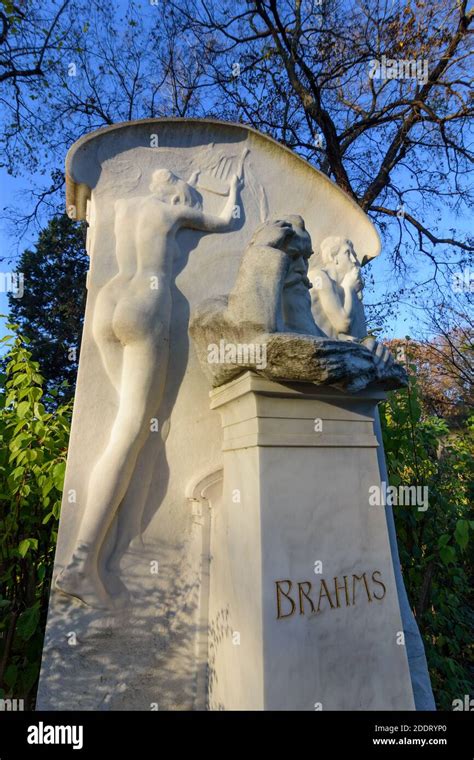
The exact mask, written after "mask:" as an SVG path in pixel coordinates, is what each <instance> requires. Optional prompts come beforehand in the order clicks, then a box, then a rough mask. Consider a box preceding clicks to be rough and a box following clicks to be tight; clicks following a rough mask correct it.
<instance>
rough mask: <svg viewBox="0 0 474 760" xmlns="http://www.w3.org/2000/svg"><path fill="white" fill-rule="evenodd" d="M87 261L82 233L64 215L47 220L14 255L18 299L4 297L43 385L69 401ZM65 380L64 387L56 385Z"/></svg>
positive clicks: (73, 379) (72, 389)
mask: <svg viewBox="0 0 474 760" xmlns="http://www.w3.org/2000/svg"><path fill="white" fill-rule="evenodd" d="M87 266H88V259H87V255H86V252H85V249H84V234H83V230H82V228H81V226H80V225H78V224H77V222H74V221H71V219H69V218H68V217H67V216H66V215H65V214H63V215H61V216H56V217H53V219H51V221H50V222H49V224H48V225H47V226H46V227H45V229H44V230H42V232H41V233H40V235H39V238H38V242H37V244H36V246H35V250H34V251H31V250H26V251H24V252H23V254H22V255H21V257H20V260H19V263H18V267H17V269H18V271H19V272H22V273H23V275H24V293H23V295H22V297H21V298H15V296H14V295H13V294H11V293H10V294H9V305H10V316H11V319H12V320H13V321H14V322H17V323H18V324H19V326H20V329H21V332H22V334H23V335H24V336H25V337H27V338H28V339H29V341H30V346H29V347H30V351H31V353H32V356H33V359H34V360H35V361H37V362H39V365H40V371H41V374H42V375H43V377H44V378H45V381H46V383H47V385H48V386H50V385H51V384H53V385H57V386H59V387H60V391H59V392H60V396H61V397H63V398H64V399H65V400H66V399H69V398H71V397H72V395H73V393H74V385H75V382H76V373H77V363H78V359H79V350H80V345H81V334H82V323H83V315H84V309H85V296H86V287H85V285H86V271H87ZM64 380H67V382H68V385H67V386H65V385H61V384H62V383H63V382H64Z"/></svg>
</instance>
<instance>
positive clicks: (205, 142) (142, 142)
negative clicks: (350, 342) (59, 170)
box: [66, 117, 381, 263]
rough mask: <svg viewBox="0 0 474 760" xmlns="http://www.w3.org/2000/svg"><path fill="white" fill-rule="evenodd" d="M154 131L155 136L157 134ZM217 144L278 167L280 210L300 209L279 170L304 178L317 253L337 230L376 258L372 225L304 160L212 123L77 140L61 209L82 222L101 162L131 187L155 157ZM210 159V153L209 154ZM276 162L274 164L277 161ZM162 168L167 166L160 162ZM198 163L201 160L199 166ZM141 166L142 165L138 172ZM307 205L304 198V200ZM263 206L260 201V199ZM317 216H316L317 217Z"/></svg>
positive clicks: (246, 129) (257, 136)
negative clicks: (314, 212) (114, 164)
mask: <svg viewBox="0 0 474 760" xmlns="http://www.w3.org/2000/svg"><path fill="white" fill-rule="evenodd" d="M158 130H159V132H158ZM217 135H218V137H219V139H218V142H225V143H227V144H232V143H235V145H236V146H240V147H241V148H243V147H244V146H246V147H248V148H249V149H250V151H252V148H255V149H257V150H258V154H259V155H260V156H261V157H262V158H263V160H267V161H268V165H275V166H276V165H278V174H275V179H274V182H275V183H276V184H277V186H279V195H280V196H281V198H282V200H283V202H284V204H285V208H287V207H288V205H291V203H292V202H295V203H296V205H297V206H298V208H300V207H301V200H302V199H300V198H292V197H291V196H290V197H289V196H288V195H287V192H286V190H287V189H288V188H287V186H286V183H282V170H283V172H284V173H286V174H289V173H290V172H291V173H292V174H298V173H303V174H304V180H303V181H302V182H301V189H302V193H303V194H304V195H305V196H307V195H308V193H311V200H313V199H314V201H313V202H314V203H316V204H319V205H320V206H321V210H322V213H321V217H320V218H319V219H318V222H319V223H318V231H320V235H318V234H315V232H316V231H312V237H313V244H314V248H315V250H316V247H317V246H318V245H319V243H320V242H321V240H322V239H323V238H324V237H326V236H327V235H329V234H333V233H334V231H335V230H337V234H338V235H341V236H342V237H350V238H351V240H352V241H353V243H354V246H355V248H356V250H357V251H361V252H362V251H363V262H362V263H365V262H366V261H368V260H370V259H372V258H374V257H375V256H377V255H378V254H379V253H380V248H381V244H380V238H379V235H378V232H377V230H376V228H375V227H374V225H373V224H372V223H371V221H370V219H369V218H368V217H367V215H366V214H365V213H364V212H363V211H362V209H361V208H360V207H359V206H358V205H357V203H356V202H355V201H354V200H353V199H352V198H351V197H350V196H349V195H348V194H347V193H346V192H345V191H344V190H342V189H341V188H340V187H338V186H337V185H336V184H334V182H332V181H331V180H330V179H328V177H327V176H326V175H325V174H323V173H322V172H320V171H319V170H318V169H315V168H314V166H312V165H311V164H310V163H308V162H307V161H306V160H305V159H303V158H301V157H300V156H298V155H297V154H296V153H294V152H293V151H291V150H290V149H289V148H287V147H285V146H284V145H282V144H281V143H279V142H277V141H276V140H274V139H273V138H272V137H269V136H268V135H264V134H262V133H261V132H258V131H257V130H256V129H254V128H253V127H250V126H247V125H245V124H236V123H233V122H226V121H221V120H217V119H182V118H174V117H170V118H160V119H139V120H137V121H128V122H122V123H120V124H113V125H111V126H107V127H102V128H101V129H98V130H96V131H94V132H90V133H89V134H87V135H84V136H83V137H81V138H80V139H79V140H77V141H76V142H75V143H74V144H73V145H72V146H71V148H70V149H69V151H68V154H67V158H66V203H67V208H68V213H69V214H70V215H71V216H73V217H74V218H77V219H84V218H85V216H86V205H87V200H88V199H89V198H90V193H91V190H92V189H94V188H95V187H96V185H97V183H98V180H99V177H100V175H101V172H102V168H103V165H104V163H105V162H109V163H110V162H111V161H112V159H114V158H115V160H116V157H117V156H118V155H120V165H121V171H120V173H119V175H118V174H117V179H119V178H120V181H121V182H122V181H123V180H125V179H126V183H130V184H131V185H133V183H134V182H136V183H138V182H139V179H140V178H139V176H138V175H139V173H140V174H144V173H146V167H147V166H150V165H151V163H152V159H151V156H152V154H153V162H154V161H156V154H157V153H160V152H161V153H163V155H164V156H165V154H168V155H169V153H170V151H171V152H172V151H174V150H178V149H180V150H181V151H182V149H186V148H188V150H189V151H190V152H191V153H192V152H193V151H194V152H196V151H197V150H199V151H202V150H206V149H207V150H208V151H209V153H210V154H211V152H212V150H213V147H214V145H215V144H216V137H217ZM136 149H142V151H141V152H142V161H139V162H138V163H137V154H136ZM132 150H133V151H134V154H133V158H132V156H131V160H130V162H129V163H127V160H126V154H127V152H128V151H132ZM212 155H213V156H215V153H212ZM277 156H278V159H277V161H275V159H276V158H277ZM164 163H165V164H167V163H168V161H166V159H165V161H164ZM201 163H202V160H201ZM140 164H142V165H141V166H140ZM304 200H306V202H307V201H308V198H305V199H304ZM260 201H261V203H264V198H260ZM318 216H319V215H318Z"/></svg>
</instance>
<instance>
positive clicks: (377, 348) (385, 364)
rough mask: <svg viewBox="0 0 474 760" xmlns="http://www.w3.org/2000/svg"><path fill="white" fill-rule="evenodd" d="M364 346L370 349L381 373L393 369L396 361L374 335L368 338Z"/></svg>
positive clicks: (364, 341)
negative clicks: (392, 366)
mask: <svg viewBox="0 0 474 760" xmlns="http://www.w3.org/2000/svg"><path fill="white" fill-rule="evenodd" d="M362 345H364V346H365V347H366V348H368V349H369V351H371V352H372V354H373V356H374V361H375V364H376V366H377V368H378V370H379V371H384V370H386V369H388V368H389V367H391V365H392V364H393V363H394V359H393V356H392V354H391V353H390V351H389V349H388V348H387V347H386V346H384V344H383V343H379V342H378V341H376V340H375V338H374V337H373V336H372V335H369V336H367V338H364V340H363V341H362Z"/></svg>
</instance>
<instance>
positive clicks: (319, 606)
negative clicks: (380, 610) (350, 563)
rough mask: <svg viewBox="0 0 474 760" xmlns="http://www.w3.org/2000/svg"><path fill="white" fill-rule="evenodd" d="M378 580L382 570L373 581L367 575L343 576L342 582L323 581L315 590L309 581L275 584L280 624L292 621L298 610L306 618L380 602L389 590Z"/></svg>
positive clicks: (376, 571)
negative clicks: (343, 608)
mask: <svg viewBox="0 0 474 760" xmlns="http://www.w3.org/2000/svg"><path fill="white" fill-rule="evenodd" d="M377 576H379V578H380V576H381V572H380V570H374V572H373V573H372V575H371V576H370V581H369V580H368V579H367V573H362V575H355V574H352V575H343V576H342V582H341V581H340V580H339V578H338V577H337V576H336V577H335V578H334V579H333V581H332V583H331V582H330V581H325V580H324V578H321V580H320V581H319V582H318V584H316V585H315V588H313V584H312V583H311V582H310V581H300V582H298V583H293V581H290V580H282V581H275V586H276V603H277V620H281V619H282V618H288V617H291V616H292V615H294V613H295V612H296V608H297V607H298V608H299V614H300V615H305V614H306V613H307V612H308V613H309V614H313V613H318V612H322V611H323V610H324V609H325V608H326V609H327V608H329V609H331V610H334V609H337V608H338V607H341V606H346V607H354V606H355V604H356V602H361V601H363V600H364V599H365V600H366V601H367V602H373V601H374V599H376V600H378V601H381V600H382V599H383V598H384V596H385V594H386V592H387V589H386V587H385V585H384V584H383V583H382V581H381V580H380V579H379V578H377ZM374 587H375V588H374Z"/></svg>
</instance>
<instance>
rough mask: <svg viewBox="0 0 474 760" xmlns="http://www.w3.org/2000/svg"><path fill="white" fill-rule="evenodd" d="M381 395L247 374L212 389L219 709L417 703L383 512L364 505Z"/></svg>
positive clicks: (212, 657)
mask: <svg viewBox="0 0 474 760" xmlns="http://www.w3.org/2000/svg"><path fill="white" fill-rule="evenodd" d="M383 397H384V396H383V393H381V392H380V391H365V392H363V393H359V394H354V395H347V394H344V393H342V392H338V391H337V390H335V389H332V388H327V389H323V388H316V387H315V386H314V385H312V386H310V385H305V384H302V383H301V384H284V383H274V382H271V381H269V380H266V379H264V378H261V377H259V376H257V375H255V374H251V373H246V374H245V375H242V376H241V377H239V378H238V379H236V380H234V381H233V382H231V383H228V384H227V385H225V386H222V387H220V388H218V389H217V390H215V391H213V392H212V393H211V399H212V400H211V406H212V408H213V409H217V410H219V412H220V414H221V418H222V426H223V452H224V482H223V494H222V501H221V503H220V505H219V506H218V508H217V509H216V510H213V514H212V519H211V544H210V556H211V566H210V590H209V693H210V697H209V706H210V708H211V709H237V710H239V709H251V710H259V709H261V710H291V709H296V710H321V709H322V710H413V709H414V700H413V691H412V686H411V682H410V674H409V668H408V661H407V655H406V650H405V645H404V640H403V633H402V630H403V629H402V622H401V618H400V609H399V602H398V596H397V589H396V584H395V578H394V571H393V564H392V557H391V552H390V546H389V538H388V531H387V522H386V517H385V511H384V508H383V506H380V507H376V506H369V489H370V487H371V486H374V485H380V471H379V464H378V460H377V447H378V442H377V438H376V435H375V433H374V418H375V414H376V408H377V403H378V402H379V401H380V400H381V399H382V398H383Z"/></svg>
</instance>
